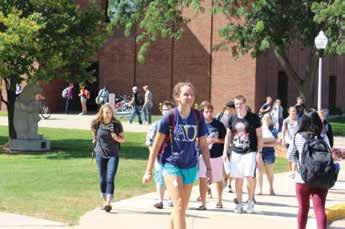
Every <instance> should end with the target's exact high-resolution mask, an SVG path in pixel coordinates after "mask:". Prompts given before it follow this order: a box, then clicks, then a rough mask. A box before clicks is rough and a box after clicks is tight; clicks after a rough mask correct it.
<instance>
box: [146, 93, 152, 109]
mask: <svg viewBox="0 0 345 229" xmlns="http://www.w3.org/2000/svg"><path fill="white" fill-rule="evenodd" d="M145 102H147V104H148V105H150V106H152V105H153V98H152V92H151V91H149V90H147V91H146V92H145Z"/></svg>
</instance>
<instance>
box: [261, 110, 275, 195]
mask: <svg viewBox="0 0 345 229" xmlns="http://www.w3.org/2000/svg"><path fill="white" fill-rule="evenodd" d="M262 137H263V141H264V147H263V148H262V161H263V164H262V165H261V166H258V180H259V195H262V193H263V192H262V186H263V174H264V171H265V172H266V176H267V180H268V183H269V186H270V190H269V194H270V195H271V196H274V195H275V192H274V188H273V179H274V175H273V169H274V163H275V160H276V156H275V150H274V146H275V145H277V144H280V140H278V130H277V129H275V127H274V125H273V122H272V117H271V115H270V114H269V113H266V114H265V115H264V116H263V117H262Z"/></svg>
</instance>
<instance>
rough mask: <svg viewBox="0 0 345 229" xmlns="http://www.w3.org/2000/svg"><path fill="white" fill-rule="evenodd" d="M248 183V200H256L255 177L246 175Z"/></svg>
mask: <svg viewBox="0 0 345 229" xmlns="http://www.w3.org/2000/svg"><path fill="white" fill-rule="evenodd" d="M246 180H247V183H248V200H254V191H255V178H254V177H246Z"/></svg>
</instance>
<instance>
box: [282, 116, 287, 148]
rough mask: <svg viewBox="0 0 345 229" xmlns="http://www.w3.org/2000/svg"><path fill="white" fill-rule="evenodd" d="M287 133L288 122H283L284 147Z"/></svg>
mask: <svg viewBox="0 0 345 229" xmlns="http://www.w3.org/2000/svg"><path fill="white" fill-rule="evenodd" d="M286 131H287V129H286V122H285V120H284V122H283V128H282V143H283V144H284V145H285V144H286V142H285V135H286Z"/></svg>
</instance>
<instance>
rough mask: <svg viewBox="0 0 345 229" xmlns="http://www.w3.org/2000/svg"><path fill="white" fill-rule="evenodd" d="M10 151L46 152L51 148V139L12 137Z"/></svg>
mask: <svg viewBox="0 0 345 229" xmlns="http://www.w3.org/2000/svg"><path fill="white" fill-rule="evenodd" d="M9 148H10V151H25V152H44V151H49V150H50V141H48V140H46V139H44V138H42V139H31V140H29V139H11V140H10V144H9Z"/></svg>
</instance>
